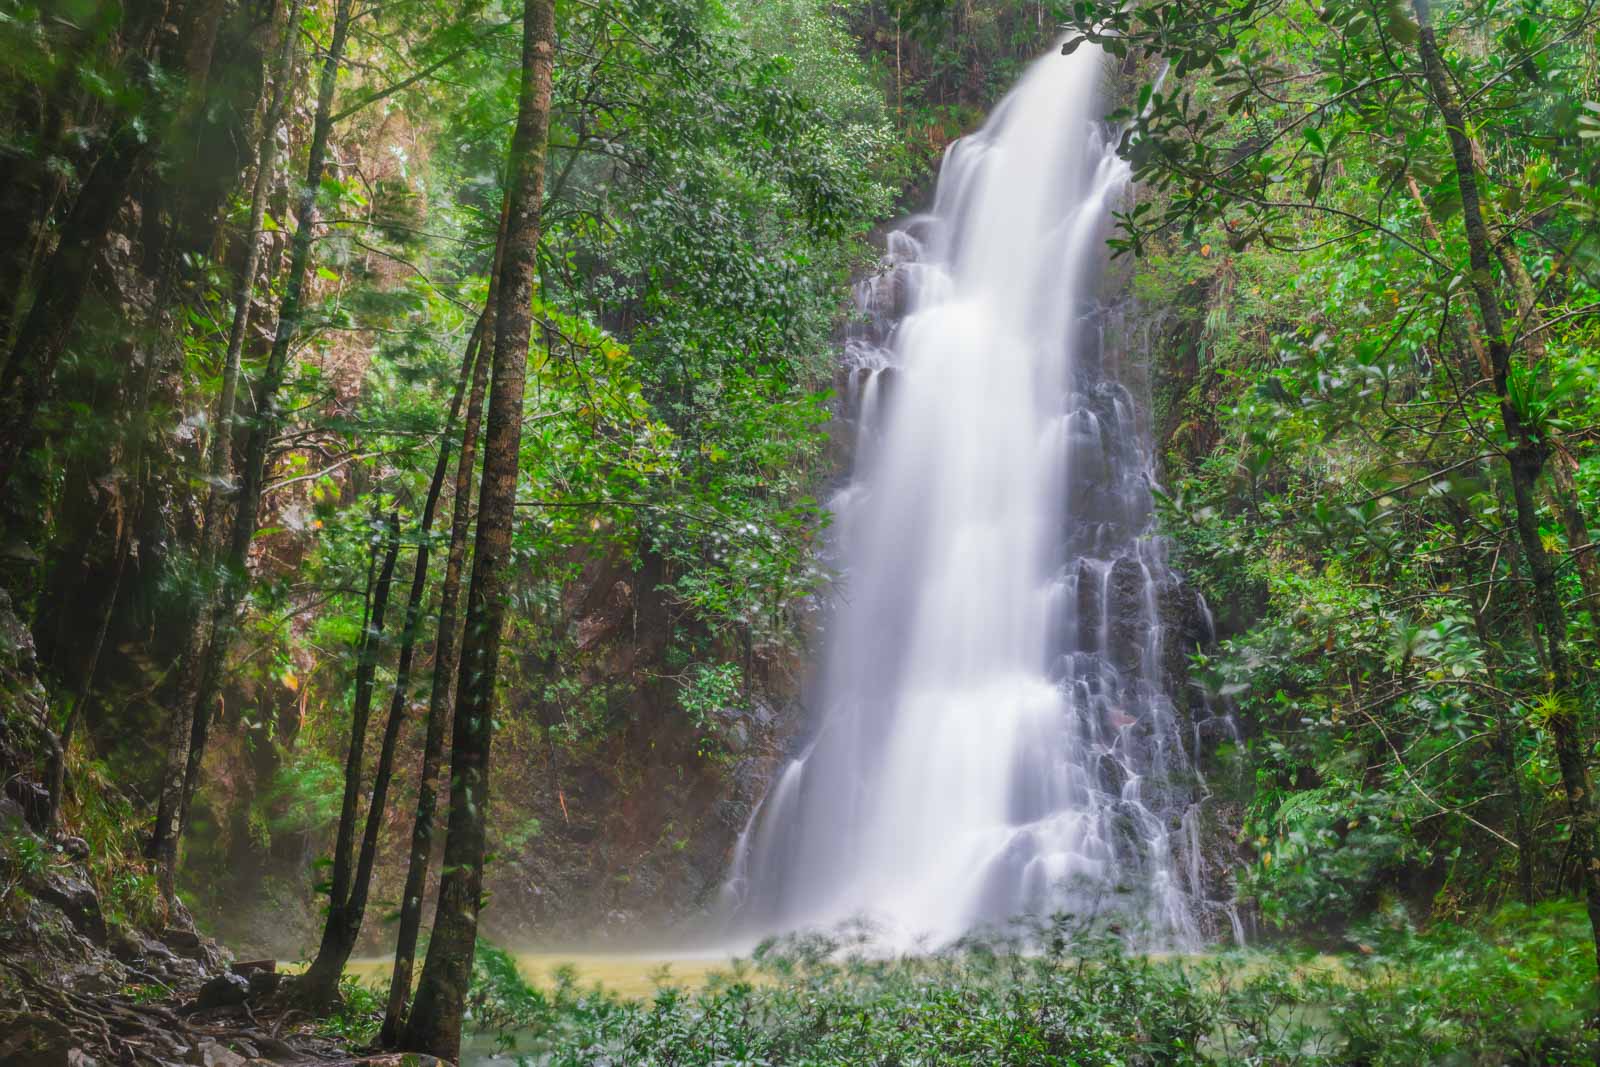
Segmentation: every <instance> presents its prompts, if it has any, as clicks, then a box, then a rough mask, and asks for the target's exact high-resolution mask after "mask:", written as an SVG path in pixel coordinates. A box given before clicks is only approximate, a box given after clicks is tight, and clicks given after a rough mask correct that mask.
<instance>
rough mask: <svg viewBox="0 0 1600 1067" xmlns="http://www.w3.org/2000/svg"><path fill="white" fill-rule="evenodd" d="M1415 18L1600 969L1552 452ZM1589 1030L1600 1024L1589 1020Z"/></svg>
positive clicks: (1464, 158) (1432, 57)
mask: <svg viewBox="0 0 1600 1067" xmlns="http://www.w3.org/2000/svg"><path fill="white" fill-rule="evenodd" d="M1411 7H1412V10H1413V11H1414V12H1415V13H1416V16H1417V25H1418V29H1419V33H1418V41H1417V45H1418V51H1419V53H1420V55H1421V58H1422V67H1423V73H1424V74H1425V75H1426V77H1427V80H1428V88H1429V91H1430V93H1431V95H1432V96H1433V101H1434V104H1435V106H1436V107H1438V109H1439V112H1440V114H1441V116H1442V117H1443V119H1444V125H1445V133H1446V134H1447V136H1448V137H1449V139H1450V154H1451V157H1452V159H1453V160H1454V163H1455V171H1456V182H1457V185H1458V186H1459V188H1460V190H1461V221H1462V225H1463V227H1464V228H1465V230H1466V235H1467V247H1468V250H1469V252H1470V256H1471V266H1472V273H1471V275H1470V279H1469V281H1470V284H1471V286H1472V291H1473V295H1474V297H1475V299H1476V300H1477V303H1478V312H1479V314H1480V315H1481V316H1482V317H1483V332H1484V335H1485V339H1486V341H1487V343H1488V345H1489V358H1490V361H1491V362H1492V364H1493V368H1494V387H1495V394H1496V395H1497V396H1498V397H1499V399H1500V418H1501V422H1502V423H1503V424H1504V426H1505V431H1506V436H1507V437H1508V438H1509V439H1510V441H1511V450H1510V453H1509V454H1508V456H1507V457H1506V458H1507V460H1508V462H1509V464H1510V468H1511V491H1512V496H1513V499H1514V500H1515V504H1516V525H1517V536H1518V538H1519V540H1520V541H1521V544H1522V554H1523V558H1525V559H1526V560H1527V561H1528V569H1529V571H1530V572H1531V574H1532V578H1533V596H1534V604H1535V609H1536V611H1537V612H1538V615H1539V621H1540V624H1541V626H1542V627H1543V629H1544V643H1545V650H1546V670H1547V671H1548V677H1547V679H1546V680H1547V683H1548V685H1549V691H1550V693H1551V695H1552V696H1553V697H1554V698H1555V700H1556V701H1558V702H1559V703H1558V706H1557V708H1556V711H1555V714H1553V715H1552V716H1551V717H1550V731H1551V734H1552V736H1553V738H1554V741H1555V750H1556V763H1557V765H1558V766H1559V767H1560V770H1561V786H1562V790H1563V791H1564V792H1565V794H1566V799H1567V808H1568V813H1569V815H1570V818H1571V822H1572V841H1571V851H1572V853H1573V856H1574V858H1575V859H1576V861H1577V864H1578V869H1579V871H1581V872H1582V878H1583V888H1584V900H1585V903H1586V905H1587V908H1588V912H1589V924H1590V932H1591V935H1592V938H1593V941H1594V947H1595V956H1596V960H1597V961H1600V865H1597V864H1596V863H1595V861H1594V846H1595V841H1594V837H1595V825H1596V812H1595V806H1594V797H1593V789H1592V786H1591V783H1590V779H1589V768H1588V766H1587V764H1586V762H1585V758H1584V743H1583V738H1582V735H1581V733H1580V732H1579V729H1578V721H1577V708H1576V706H1575V703H1576V700H1575V696H1574V694H1573V691H1572V675H1571V668H1570V666H1569V663H1568V654H1567V621H1566V614H1565V609H1564V608H1563V606H1562V604H1561V597H1560V591H1559V590H1558V588H1557V586H1556V574H1555V568H1554V566H1553V565H1552V564H1551V560H1550V556H1549V554H1548V553H1547V552H1546V551H1545V548H1544V542H1543V541H1542V540H1541V539H1540V537H1539V514H1538V507H1537V504H1536V503H1535V501H1534V493H1535V490H1536V487H1537V484H1538V480H1539V474H1540V471H1541V470H1542V469H1543V467H1544V464H1545V460H1546V458H1547V457H1548V452H1549V446H1548V445H1547V444H1546V443H1545V442H1544V441H1543V440H1542V439H1541V438H1540V437H1539V435H1538V428H1537V427H1529V426H1525V425H1523V423H1522V419H1521V418H1520V416H1519V415H1518V414H1517V411H1516V408H1515V407H1514V406H1513V405H1512V403H1511V400H1510V396H1509V389H1508V378H1509V375H1510V370H1511V350H1510V346H1509V345H1508V343H1507V339H1506V330H1505V321H1504V317H1503V316H1502V315H1501V311H1500V296H1499V294H1498V293H1497V292H1496V291H1495V285H1494V279H1493V275H1492V270H1493V264H1492V262H1491V258H1490V257H1491V254H1492V253H1491V247H1492V241H1491V240H1490V235H1489V230H1488V227H1487V226H1486V225H1485V223H1484V217H1483V210H1482V207H1481V203H1480V198H1479V194H1478V175H1477V166H1476V163H1475V162H1474V158H1473V152H1472V142H1471V140H1470V138H1469V137H1468V135H1467V125H1466V119H1465V117H1464V116H1463V114H1462V112H1461V106H1460V104H1459V103H1458V102H1457V101H1456V98H1455V94H1454V91H1453V90H1452V89H1451V87H1450V75H1449V71H1448V70H1447V68H1446V66H1445V62H1444V56H1443V55H1442V54H1441V53H1440V51H1439V43H1438V39H1437V37H1436V34H1435V31H1434V27H1433V20H1432V17H1431V12H1430V10H1429V4H1428V0H1412V3H1411ZM1596 992H1597V993H1600V973H1597V976H1596ZM1590 1021H1591V1024H1593V1023H1595V1022H1596V1020H1595V1019H1593V1018H1591V1020H1590Z"/></svg>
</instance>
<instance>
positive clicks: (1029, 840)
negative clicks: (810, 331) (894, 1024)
mask: <svg viewBox="0 0 1600 1067" xmlns="http://www.w3.org/2000/svg"><path fill="white" fill-rule="evenodd" d="M1102 62H1103V57H1102V56H1101V54H1099V53H1098V52H1097V51H1096V50H1094V49H1091V48H1087V47H1085V48H1081V49H1079V50H1078V51H1077V52H1076V53H1075V54H1073V55H1072V56H1062V55H1060V54H1059V52H1053V53H1052V54H1050V55H1048V56H1046V57H1044V58H1043V59H1041V60H1040V61H1038V62H1037V63H1036V64H1035V65H1034V66H1033V67H1032V68H1031V69H1030V70H1029V71H1028V73H1027V75H1026V76H1025V77H1024V79H1023V80H1022V82H1021V83H1020V84H1019V85H1018V86H1017V88H1016V89H1015V90H1014V91H1013V92H1012V93H1011V95H1010V96H1008V97H1007V98H1006V100H1005V101H1004V102H1003V103H1002V104H1001V105H1000V106H999V108H998V109H997V110H996V111H995V113H994V114H993V116H992V117H991V118H990V120H989V122H988V124H987V125H986V126H985V127H984V128H983V130H982V131H980V132H979V133H977V134H975V135H973V136H971V137H968V138H965V139H963V140H961V141H959V142H957V143H956V144H955V145H953V146H952V147H951V149H950V151H949V153H948V155H947V157H946V159H945V162H944V166H943V168H942V171H941V173H940V178H939V187H938V194H937V198H936V202H935V205H934V208H933V210H932V211H931V212H930V213H929V214H928V215H926V216H922V217H918V218H915V219H913V220H911V221H910V222H909V223H908V224H907V225H906V226H904V227H903V228H902V229H901V230H900V231H899V232H896V233H894V234H891V235H890V238H889V242H888V256H887V261H886V264H885V269H884V271H883V272H882V273H881V274H879V275H878V276H877V277H875V278H873V279H870V280H869V281H867V282H865V283H863V285H862V286H861V287H860V289H859V291H858V300H859V303H860V304H861V307H862V309H863V311H864V312H865V313H866V317H867V318H868V319H869V320H870V321H869V324H868V325H867V326H865V327H862V328H860V329H858V330H857V331H855V332H856V334H857V336H855V337H854V338H852V340H851V341H850V343H849V345H848V348H847V353H846V354H847V362H848V363H849V365H850V368H851V370H850V374H849V383H850V384H849V388H848V389H847V390H846V394H847V395H846V398H845V403H844V408H845V410H844V412H843V415H844V416H845V417H846V418H847V419H851V418H853V420H854V422H855V426H856V434H857V437H856V468H855V472H854V476H853V478H852V481H851V483H850V485H849V486H848V487H846V488H845V489H843V490H842V491H840V492H839V493H838V495H837V497H836V498H835V500H834V509H835V513H836V516H837V521H836V524H835V535H836V546H837V551H838V553H839V557H838V560H837V562H838V564H839V568H840V571H841V574H842V589H841V591H840V593H841V595H840V601H841V603H840V605H839V607H838V609H837V611H836V612H835V614H834V617H833V618H832V621H831V623H830V624H829V625H828V627H827V630H826V652H825V658H824V660H823V662H822V664H821V673H820V676H819V687H818V688H819V695H820V701H819V704H818V711H819V712H820V715H819V718H818V722H817V725H816V730H815V733H814V735H813V736H812V737H811V739H810V742H809V744H808V745H807V746H806V748H805V749H804V751H803V752H802V754H801V755H800V756H799V757H798V758H796V759H795V760H793V761H792V762H791V763H790V764H789V765H788V766H787V767H786V768H785V769H784V770H783V771H782V773H781V774H780V775H779V777H778V778H777V779H776V781H775V782H774V783H773V784H772V786H771V788H770V791H769V793H768V795H767V797H766V799H765V800H764V801H763V802H762V804H761V806H760V808H759V809H758V810H757V812H756V813H755V816H754V817H753V818H752V819H751V821H750V824H749V825H748V827H747V828H746V830H745V832H744V834H743V835H742V836H741V838H740V841H739V845H738V853H737V855H736V857H735V862H734V869H733V871H732V874H731V875H730V878H729V881H728V883H727V887H726V896H727V897H728V898H729V900H730V903H731V906H732V908H733V909H734V911H735V912H736V914H737V916H738V917H739V921H740V922H741V923H742V924H743V926H744V927H745V928H746V929H748V930H751V931H755V932H781V931H784V930H790V929H795V928H798V927H808V926H829V925H833V924H836V923H838V922H841V921H844V920H847V919H851V918H856V917H861V916H866V917H868V918H870V919H872V920H874V921H875V923H876V924H877V925H878V927H879V929H880V931H881V935H882V936H885V937H887V938H889V939H892V940H895V941H902V942H904V941H909V940H911V939H931V940H932V941H934V942H943V941H948V940H950V939H953V938H955V937H958V936H960V935H962V934H964V933H966V932H968V931H969V930H971V929H973V928H974V927H975V926H978V925H980V924H983V923H985V922H990V921H1002V920H1005V919H1007V918H1009V917H1012V916H1014V915H1018V914H1021V913H1033V914H1044V913H1049V912H1053V911H1056V910H1067V911H1071V912H1073V913H1076V914H1078V915H1088V914H1091V913H1094V914H1100V915H1111V914H1114V915H1116V916H1118V923H1119V925H1121V926H1123V927H1125V928H1128V929H1130V930H1131V929H1133V928H1135V927H1138V928H1141V929H1143V930H1144V931H1146V935H1147V936H1146V938H1145V940H1146V941H1147V942H1165V943H1168V944H1183V943H1190V942H1192V941H1193V940H1194V939H1195V937H1196V926H1195V922H1194V919H1193V909H1192V907H1191V904H1190V901H1191V898H1192V897H1195V896H1197V895H1198V890H1199V885H1198V882H1199V879H1200V874H1199V867H1198V862H1197V861H1196V862H1194V863H1180V862H1179V861H1178V860H1177V859H1175V852H1176V851H1177V850H1178V849H1180V848H1182V847H1183V845H1184V841H1185V839H1186V836H1187V834H1188V830H1187V829H1186V827H1185V823H1186V820H1185V819H1184V813H1185V811H1186V810H1188V809H1190V808H1191V806H1192V802H1193V800H1194V787H1193V781H1194V779H1193V776H1192V774H1191V773H1190V770H1189V765H1188V759H1187V756H1186V754H1185V748H1184V744H1183V730H1182V729H1181V728H1180V726H1179V716H1178V714H1177V713H1176V711H1175V709H1174V705H1173V702H1172V700H1171V699H1170V698H1169V696H1168V695H1167V692H1166V689H1167V688H1168V687H1169V686H1170V684H1171V683H1170V679H1169V678H1168V677H1167V676H1166V671H1165V668H1164V664H1165V657H1166V655H1167V652H1168V649H1167V645H1166V642H1167V641H1168V627H1166V626H1165V625H1163V610H1164V600H1166V599H1169V598H1170V597H1171V596H1172V594H1174V593H1175V591H1177V590H1178V589H1179V588H1180V587H1179V583H1178V582H1177V580H1176V579H1175V578H1174V576H1173V575H1172V574H1171V573H1170V572H1169V570H1168V569H1167V567H1166V563H1165V552H1164V547H1163V544H1162V542H1161V541H1160V539H1159V538H1157V537H1156V536H1155V535H1154V534H1153V532H1152V531H1151V515H1152V507H1151V491H1150V461H1149V449H1148V445H1147V443H1146V441H1145V435H1144V434H1143V432H1142V430H1141V428H1140V426H1139V421H1138V418H1137V417H1136V409H1135V405H1134V402H1133V399H1132V397H1131V396H1130V394H1129V392H1128V390H1127V389H1126V388H1125V387H1124V386H1123V384H1121V383H1120V382H1119V381H1118V377H1117V369H1116V366H1115V360H1114V358H1113V356H1112V355H1111V354H1109V353H1107V352H1105V351H1104V347H1105V346H1104V344H1103V343H1102V335H1103V332H1104V321H1105V315H1104V313H1103V308H1101V307H1100V304H1099V302H1098V301H1097V299H1096V294H1095V288H1096V284H1097V282H1098V281H1099V277H1100V274H1101V268H1102V266H1103V265H1104V262H1105V259H1106V254H1105V238H1106V237H1107V236H1108V234H1109V232H1110V218H1111V210H1112V208H1113V207H1114V206H1116V205H1117V204H1118V202H1119V198H1120V197H1121V196H1122V195H1123V193H1124V191H1125V189H1126V186H1127V182H1128V170H1127V167H1126V165H1125V164H1124V163H1123V162H1122V161H1120V160H1119V159H1118V158H1117V156H1116V153H1115V151H1114V146H1113V144H1112V143H1111V138H1110V134H1109V132H1108V131H1107V130H1105V129H1104V127H1103V126H1102V125H1101V124H1100V123H1099V122H1098V121H1097V115H1098V102H1097V89H1098V82H1099V78H1100V72H1101V65H1102ZM1185 868H1189V869H1188V870H1185ZM1129 920H1132V922H1129Z"/></svg>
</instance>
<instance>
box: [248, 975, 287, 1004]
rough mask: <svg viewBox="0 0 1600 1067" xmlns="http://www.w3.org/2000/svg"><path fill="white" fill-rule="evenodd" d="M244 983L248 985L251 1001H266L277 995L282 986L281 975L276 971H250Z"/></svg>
mask: <svg viewBox="0 0 1600 1067" xmlns="http://www.w3.org/2000/svg"><path fill="white" fill-rule="evenodd" d="M245 981H246V982H248V983H249V985H250V999H251V1000H266V999H267V998H268V997H272V996H276V995H277V992H278V990H279V989H280V988H281V987H282V986H283V975H281V974H279V973H278V972H277V971H251V972H250V973H249V974H248V975H246V976H245Z"/></svg>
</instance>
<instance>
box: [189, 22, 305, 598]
mask: <svg viewBox="0 0 1600 1067" xmlns="http://www.w3.org/2000/svg"><path fill="white" fill-rule="evenodd" d="M303 4H304V0H291V2H290V4H289V12H288V15H287V16H286V21H285V23H284V32H283V48H282V50H281V51H280V53H279V55H278V69H277V71H276V72H275V73H274V75H273V85H272V101H271V103H270V104H268V105H267V113H266V116H265V117H264V118H263V120H262V123H261V126H262V128H261V130H260V134H259V136H258V137H257V138H256V144H257V146H258V148H257V152H256V176H255V182H254V183H253V184H252V185H251V189H250V222H249V225H248V226H247V227H246V229H245V235H244V240H245V257H244V266H243V267H242V268H241V269H240V271H239V276H238V277H237V278H235V279H234V283H233V322H232V323H231V324H230V325H229V327H228V351H227V355H225V356H224V357H223V360H222V392H221V394H220V395H219V396H218V398H217V417H216V421H215V423H214V424H213V426H212V430H211V440H210V442H209V444H208V446H207V448H206V502H205V511H204V512H203V517H202V519H201V525H200V529H201V536H202V537H203V538H204V539H205V540H204V544H205V545H206V546H207V549H210V548H211V547H212V546H215V545H216V543H217V536H216V523H217V516H218V514H219V512H220V511H221V508H222V497H223V484H224V483H225V482H226V480H227V473H228V466H229V458H230V453H231V451H232V447H233V414H234V408H235V407H236V405H237V397H238V390H239V366H240V362H241V361H242V359H243V356H244V339H245V334H247V333H248V332H249V330H250V311H251V307H252V305H253V303H254V296H255V283H256V274H257V273H258V272H259V271H260V269H261V235H262V233H263V231H264V230H265V228H266V218H267V197H268V195H269V194H270V193H271V192H272V178H273V174H274V171H275V170H276V167H277V162H278V124H279V123H280V122H282V121H283V113H284V109H285V107H286V106H287V104H288V100H289V82H290V80H291V79H292V78H293V77H294V63H295V54H296V52H297V51H298V48H297V45H298V44H299V41H300V32H299V31H300V11H301V8H302V6H303ZM201 555H202V557H203V558H202V566H203V567H204V566H207V565H208V564H209V559H208V558H206V557H209V556H210V552H209V551H204V550H203V551H202V553H201Z"/></svg>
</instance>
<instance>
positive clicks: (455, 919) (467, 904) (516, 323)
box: [402, 0, 555, 1061]
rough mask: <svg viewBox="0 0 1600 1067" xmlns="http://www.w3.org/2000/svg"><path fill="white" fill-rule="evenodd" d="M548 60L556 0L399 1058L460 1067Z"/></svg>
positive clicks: (520, 181) (528, 126) (533, 11)
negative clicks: (441, 797) (445, 815)
mask: <svg viewBox="0 0 1600 1067" xmlns="http://www.w3.org/2000/svg"><path fill="white" fill-rule="evenodd" d="M554 55H555V9H554V4H553V2H552V0H524V5H523V27H522V76H521V84H520V87H519V93H518V101H517V128H516V133H515V134H514V135H513V136H512V140H511V153H510V166H509V168H508V178H509V180H508V183H507V184H508V187H509V190H510V206H509V207H508V208H507V222H506V237H505V242H504V244H505V250H504V253H503V257H502V263H501V279H500V291H499V293H498V294H496V295H497V299H496V301H495V305H496V306H495V331H494V334H495V338H494V384H493V388H492V390H491V392H490V394H489V408H488V417H487V420H486V425H485V428H484V446H483V485H482V489H481V491H480V493H479V498H478V534H477V539H476V543H475V545H474V552H473V561H472V584H471V587H470V589H469V590H468V594H467V616H466V630H465V635H464V638H463V641H462V646H461V668H460V674H459V677H458V680H457V696H456V712H455V725H454V729H453V732H452V741H453V747H452V751H451V760H450V815H449V821H448V824H447V826H448V829H447V833H446V838H445V849H444V875H443V877H442V878H441V879H440V884H439V901H438V907H437V910H436V912H435V916H434V924H433V938H432V940H431V941H430V942H429V945H428V957H427V960H426V961H425V962H424V964H423V968H422V981H421V984H420V986H419V987H418V989H417V998H416V1003H415V1006H414V1008H413V1010H412V1013H411V1018H410V1019H409V1021H408V1022H407V1024H406V1033H405V1036H404V1038H403V1040H402V1046H403V1047H404V1048H406V1049H408V1050H411V1051H416V1052H425V1053H429V1054H432V1055H434V1056H438V1057H440V1058H442V1059H447V1060H452V1061H454V1060H456V1059H458V1057H459V1053H460V1050H461V1018H462V1013H463V1011H464V1009H465V1006H466V998H467V989H468V986H469V984H470V983H471V980H472V961H473V954H474V949H475V942H476V939H477V933H478V910H479V908H480V906H481V904H482V896H483V861H484V846H485V839H486V830H487V825H488V805H489V747H490V741H491V738H492V736H493V723H494V696H495V676H496V673H497V669H498V667H499V659H500V638H501V633H502V630H503V628H504V623H505V612H506V604H505V601H506V585H507V577H508V572H509V563H510V555H511V528H512V524H513V522H514V520H515V517H516V496H517V470H518V453H519V449H520V447H521V442H522V414H523V394H524V388H525V385H526V380H527V369H528V343H529V338H530V336H531V334H532V329H533V316H532V301H533V288H534V279H535V275H536V273H537V270H538V251H539V224H540V219H539V209H540V203H541V201H542V199H543V195H544V170H545V166H544V164H545V151H546V142H547V140H548V136H549V125H550V93H551V76H552V73H553V68H554Z"/></svg>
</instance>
